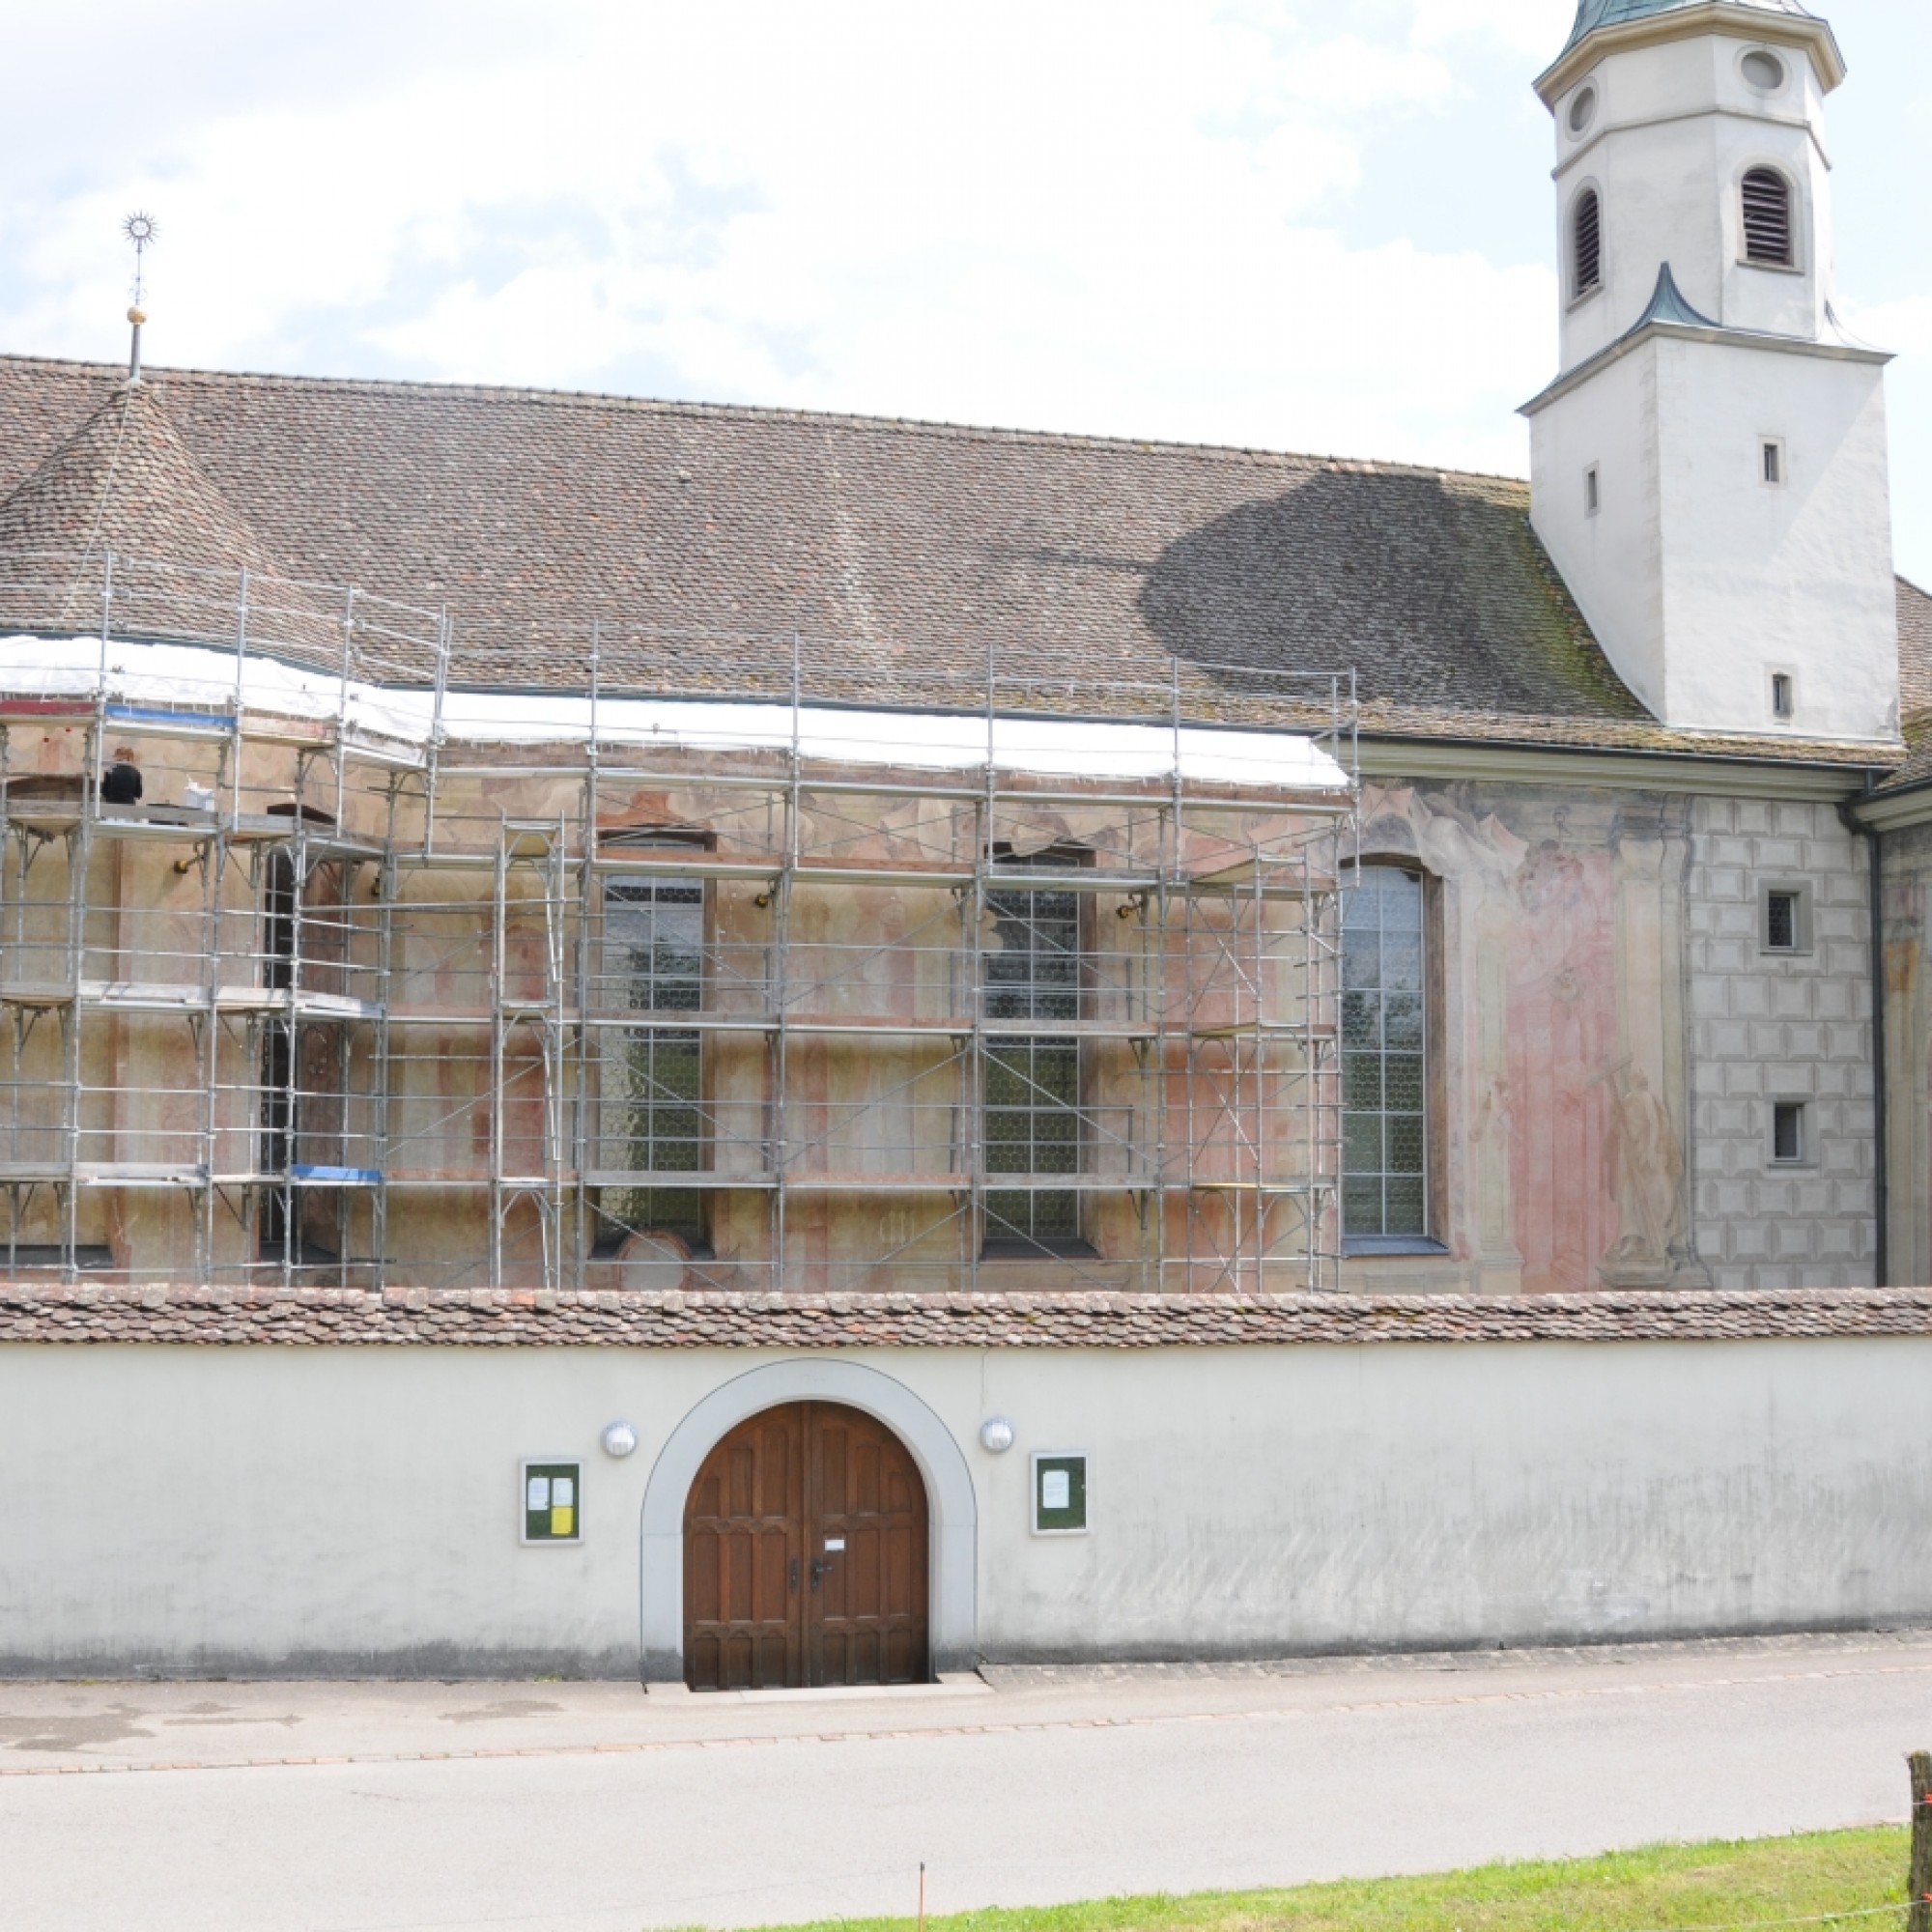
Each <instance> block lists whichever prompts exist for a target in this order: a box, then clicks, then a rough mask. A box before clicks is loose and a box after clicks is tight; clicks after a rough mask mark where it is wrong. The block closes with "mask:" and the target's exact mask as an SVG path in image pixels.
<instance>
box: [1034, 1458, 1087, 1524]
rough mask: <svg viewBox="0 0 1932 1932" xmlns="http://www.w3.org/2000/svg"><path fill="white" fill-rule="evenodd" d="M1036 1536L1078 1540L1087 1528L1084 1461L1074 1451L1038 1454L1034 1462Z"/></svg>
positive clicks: (1085, 1465)
mask: <svg viewBox="0 0 1932 1932" xmlns="http://www.w3.org/2000/svg"><path fill="white" fill-rule="evenodd" d="M1033 1528H1034V1534H1035V1535H1036V1536H1078V1535H1080V1534H1082V1533H1083V1532H1084V1531H1085V1530H1086V1528H1087V1458H1086V1456H1085V1454H1084V1453H1083V1452H1080V1451H1077V1450H1053V1451H1047V1450H1039V1451H1037V1452H1036V1453H1035V1455H1034V1459H1033Z"/></svg>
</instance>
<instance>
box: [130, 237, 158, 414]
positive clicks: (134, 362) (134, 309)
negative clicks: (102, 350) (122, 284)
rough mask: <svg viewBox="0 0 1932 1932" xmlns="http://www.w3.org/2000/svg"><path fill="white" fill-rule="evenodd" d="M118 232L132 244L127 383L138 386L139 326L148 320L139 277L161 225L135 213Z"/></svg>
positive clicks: (139, 367) (139, 366)
mask: <svg viewBox="0 0 1932 1932" xmlns="http://www.w3.org/2000/svg"><path fill="white" fill-rule="evenodd" d="M121 232H122V234H123V235H125V236H126V237H127V238H128V241H131V242H132V243H133V244H134V287H133V296H134V300H133V302H132V304H131V306H130V307H129V308H128V322H129V323H130V324H131V325H132V326H133V330H134V333H133V336H132V339H131V340H130V342H129V344H128V382H130V383H138V382H139V381H140V380H141V325H142V324H143V323H144V322H146V321H147V319H148V317H147V312H146V311H145V310H144V309H143V308H142V306H141V277H142V270H144V269H145V267H146V266H147V264H146V259H145V258H146V255H147V251H148V250H149V249H150V248H152V247H153V246H154V245H155V239H156V236H158V235H159V233H160V223H159V222H157V221H156V219H155V217H154V216H153V215H152V214H146V213H141V212H140V211H139V210H137V211H136V212H135V213H132V214H130V215H128V218H127V219H126V220H125V221H124V222H122V224H121Z"/></svg>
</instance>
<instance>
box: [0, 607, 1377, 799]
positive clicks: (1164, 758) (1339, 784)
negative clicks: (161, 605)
mask: <svg viewBox="0 0 1932 1932" xmlns="http://www.w3.org/2000/svg"><path fill="white" fill-rule="evenodd" d="M103 682H104V695H105V696H107V697H108V698H109V699H111V700H113V701H116V702H120V703H125V704H130V705H142V704H154V705H169V706H186V707H188V708H190V709H192V708H197V707H199V708H202V709H206V710H208V711H211V712H226V711H227V710H229V709H230V707H231V706H232V705H233V703H234V699H235V688H236V661H235V657H234V654H233V653H232V652H222V651H215V650H208V649H205V648H203V647H201V646H198V645H193V644H161V643H119V642H115V641H112V640H110V641H109V642H108V644H107V646H106V649H105V652H104V654H103V651H102V647H101V642H100V639H99V638H69V639H44V638H28V637H14V638H0V693H4V694H9V695H12V696H21V697H89V698H91V697H93V696H96V695H97V694H99V693H101V692H102V689H103ZM241 701H242V703H243V705H244V706H246V707H247V708H248V709H249V710H251V711H261V712H268V713H270V714H274V715H279V716H281V717H285V718H316V719H332V718H333V717H334V716H335V714H336V710H337V707H338V706H341V707H342V708H343V710H344V712H345V715H346V718H347V721H348V723H349V725H351V726H352V727H353V728H358V729H360V730H362V731H366V732H369V733H372V734H376V735H379V736H382V737H386V738H399V739H402V740H404V741H405V742H409V743H421V742H423V741H424V740H426V739H427V738H428V736H429V733H430V730H431V728H432V725H433V724H434V712H435V696H434V694H433V693H432V692H430V691H428V690H410V689H400V688H397V687H394V686H384V685H374V684H361V683H357V682H356V681H355V680H354V679H352V680H351V681H350V683H349V685H348V688H347V691H346V693H345V691H344V689H343V686H342V684H341V681H340V680H339V679H338V678H334V677H329V676H327V675H326V674H324V673H323V672H320V671H307V670H300V669H298V668H296V667H294V666H292V665H287V664H282V663H280V662H278V661H277V660H275V659H273V658H263V657H249V658H246V659H244V660H243V661H242V664H241ZM797 728H798V738H797V743H798V749H799V751H800V752H801V753H803V754H804V755H805V756H807V757H809V758H824V759H829V760H838V761H842V762H847V763H853V764H878V765H913V766H919V767H922V768H924V769H928V770H930V769H941V770H965V769H969V768H971V767H974V766H983V765H984V764H985V763H986V734H987V725H986V720H985V719H984V718H983V717H961V716H958V715H956V714H952V713H946V712H924V711H861V710H849V711H848V710H840V709H835V708H833V707H830V706H824V705H804V706H801V708H800V710H799V712H798V717H797ZM442 729H443V735H444V736H445V738H450V739H458V740H468V741H469V742H470V743H473V744H531V745H536V744H551V743H555V742H556V741H558V740H562V739H571V738H582V737H584V736H586V735H587V734H588V732H589V729H590V700H589V698H588V697H587V696H562V695H558V696H544V695H541V694H531V693H526V692H474V691H449V692H446V693H445V694H444V695H443V700H442ZM792 732H793V716H792V710H791V707H790V706H789V705H785V704H747V703H736V702H725V701H719V702H717V703H706V702H703V701H701V700H697V699H692V698H670V697H666V698H655V697H613V698H604V699H602V700H600V702H599V703H598V706H597V736H598V739H599V741H600V742H601V743H606V744H623V745H662V746H666V747H677V748H689V749H693V750H742V749H746V748H771V749H777V750H789V749H790V747H791V745H792V742H793V737H792ZM1176 738H1177V734H1176V733H1175V731H1174V730H1173V729H1172V727H1170V726H1168V725H1111V724H1106V725H1103V724H1090V723H1087V722H1084V721H1081V720H1077V719H1053V718H1048V719H1036V718H1006V717H1000V718H996V719H995V720H994V721H993V725H992V739H993V744H992V761H993V763H994V765H995V766H996V767H997V768H999V769H1000V770H1003V771H1014V772H1037V773H1041V774H1050V775H1052V776H1055V777H1061V778H1081V779H1164V778H1171V777H1172V776H1173V773H1174V764H1175V752H1176ZM1179 758H1180V771H1181V776H1182V777H1183V778H1186V779H1189V780H1192V781H1195V782H1197V783H1202V784H1247V785H1266V786H1269V787H1271V788H1276V789H1279V788H1282V787H1289V788H1292V789H1293V790H1296V791H1332V792H1346V791H1347V790H1348V788H1349V779H1348V774H1347V773H1346V772H1344V771H1343V769H1342V767H1341V766H1340V765H1338V764H1337V763H1336V762H1335V760H1334V759H1333V758H1331V757H1329V756H1328V754H1327V753H1325V752H1323V751H1322V750H1321V748H1320V747H1319V746H1318V745H1317V744H1315V742H1314V741H1313V740H1312V739H1310V738H1306V737H1303V736H1301V735H1299V734H1298V733H1295V732H1292V731H1241V730H1223V729H1209V728H1200V727H1195V726H1185V725H1184V726H1182V727H1181V729H1180V731H1179Z"/></svg>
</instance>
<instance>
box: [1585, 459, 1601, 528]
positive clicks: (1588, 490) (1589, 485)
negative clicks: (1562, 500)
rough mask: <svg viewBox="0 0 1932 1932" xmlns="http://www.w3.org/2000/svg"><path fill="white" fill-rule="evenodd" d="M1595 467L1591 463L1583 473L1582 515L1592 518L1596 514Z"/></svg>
mask: <svg viewBox="0 0 1932 1932" xmlns="http://www.w3.org/2000/svg"><path fill="white" fill-rule="evenodd" d="M1597 503H1598V495H1597V466H1596V465H1595V464H1594V463H1593V464H1591V466H1590V467H1589V469H1586V470H1584V472H1583V514H1584V515H1585V516H1586V517H1594V516H1595V515H1596V514H1597Z"/></svg>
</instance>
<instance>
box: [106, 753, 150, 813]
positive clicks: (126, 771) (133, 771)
mask: <svg viewBox="0 0 1932 1932" xmlns="http://www.w3.org/2000/svg"><path fill="white" fill-rule="evenodd" d="M100 802H101V804H102V805H139V804H140V802H141V768H140V766H139V765H138V764H136V763H135V762H134V748H133V746H132V745H117V746H115V748H114V762H113V763H112V764H111V765H109V766H108V767H107V769H106V771H104V772H103V773H102V774H101V775H100Z"/></svg>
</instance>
